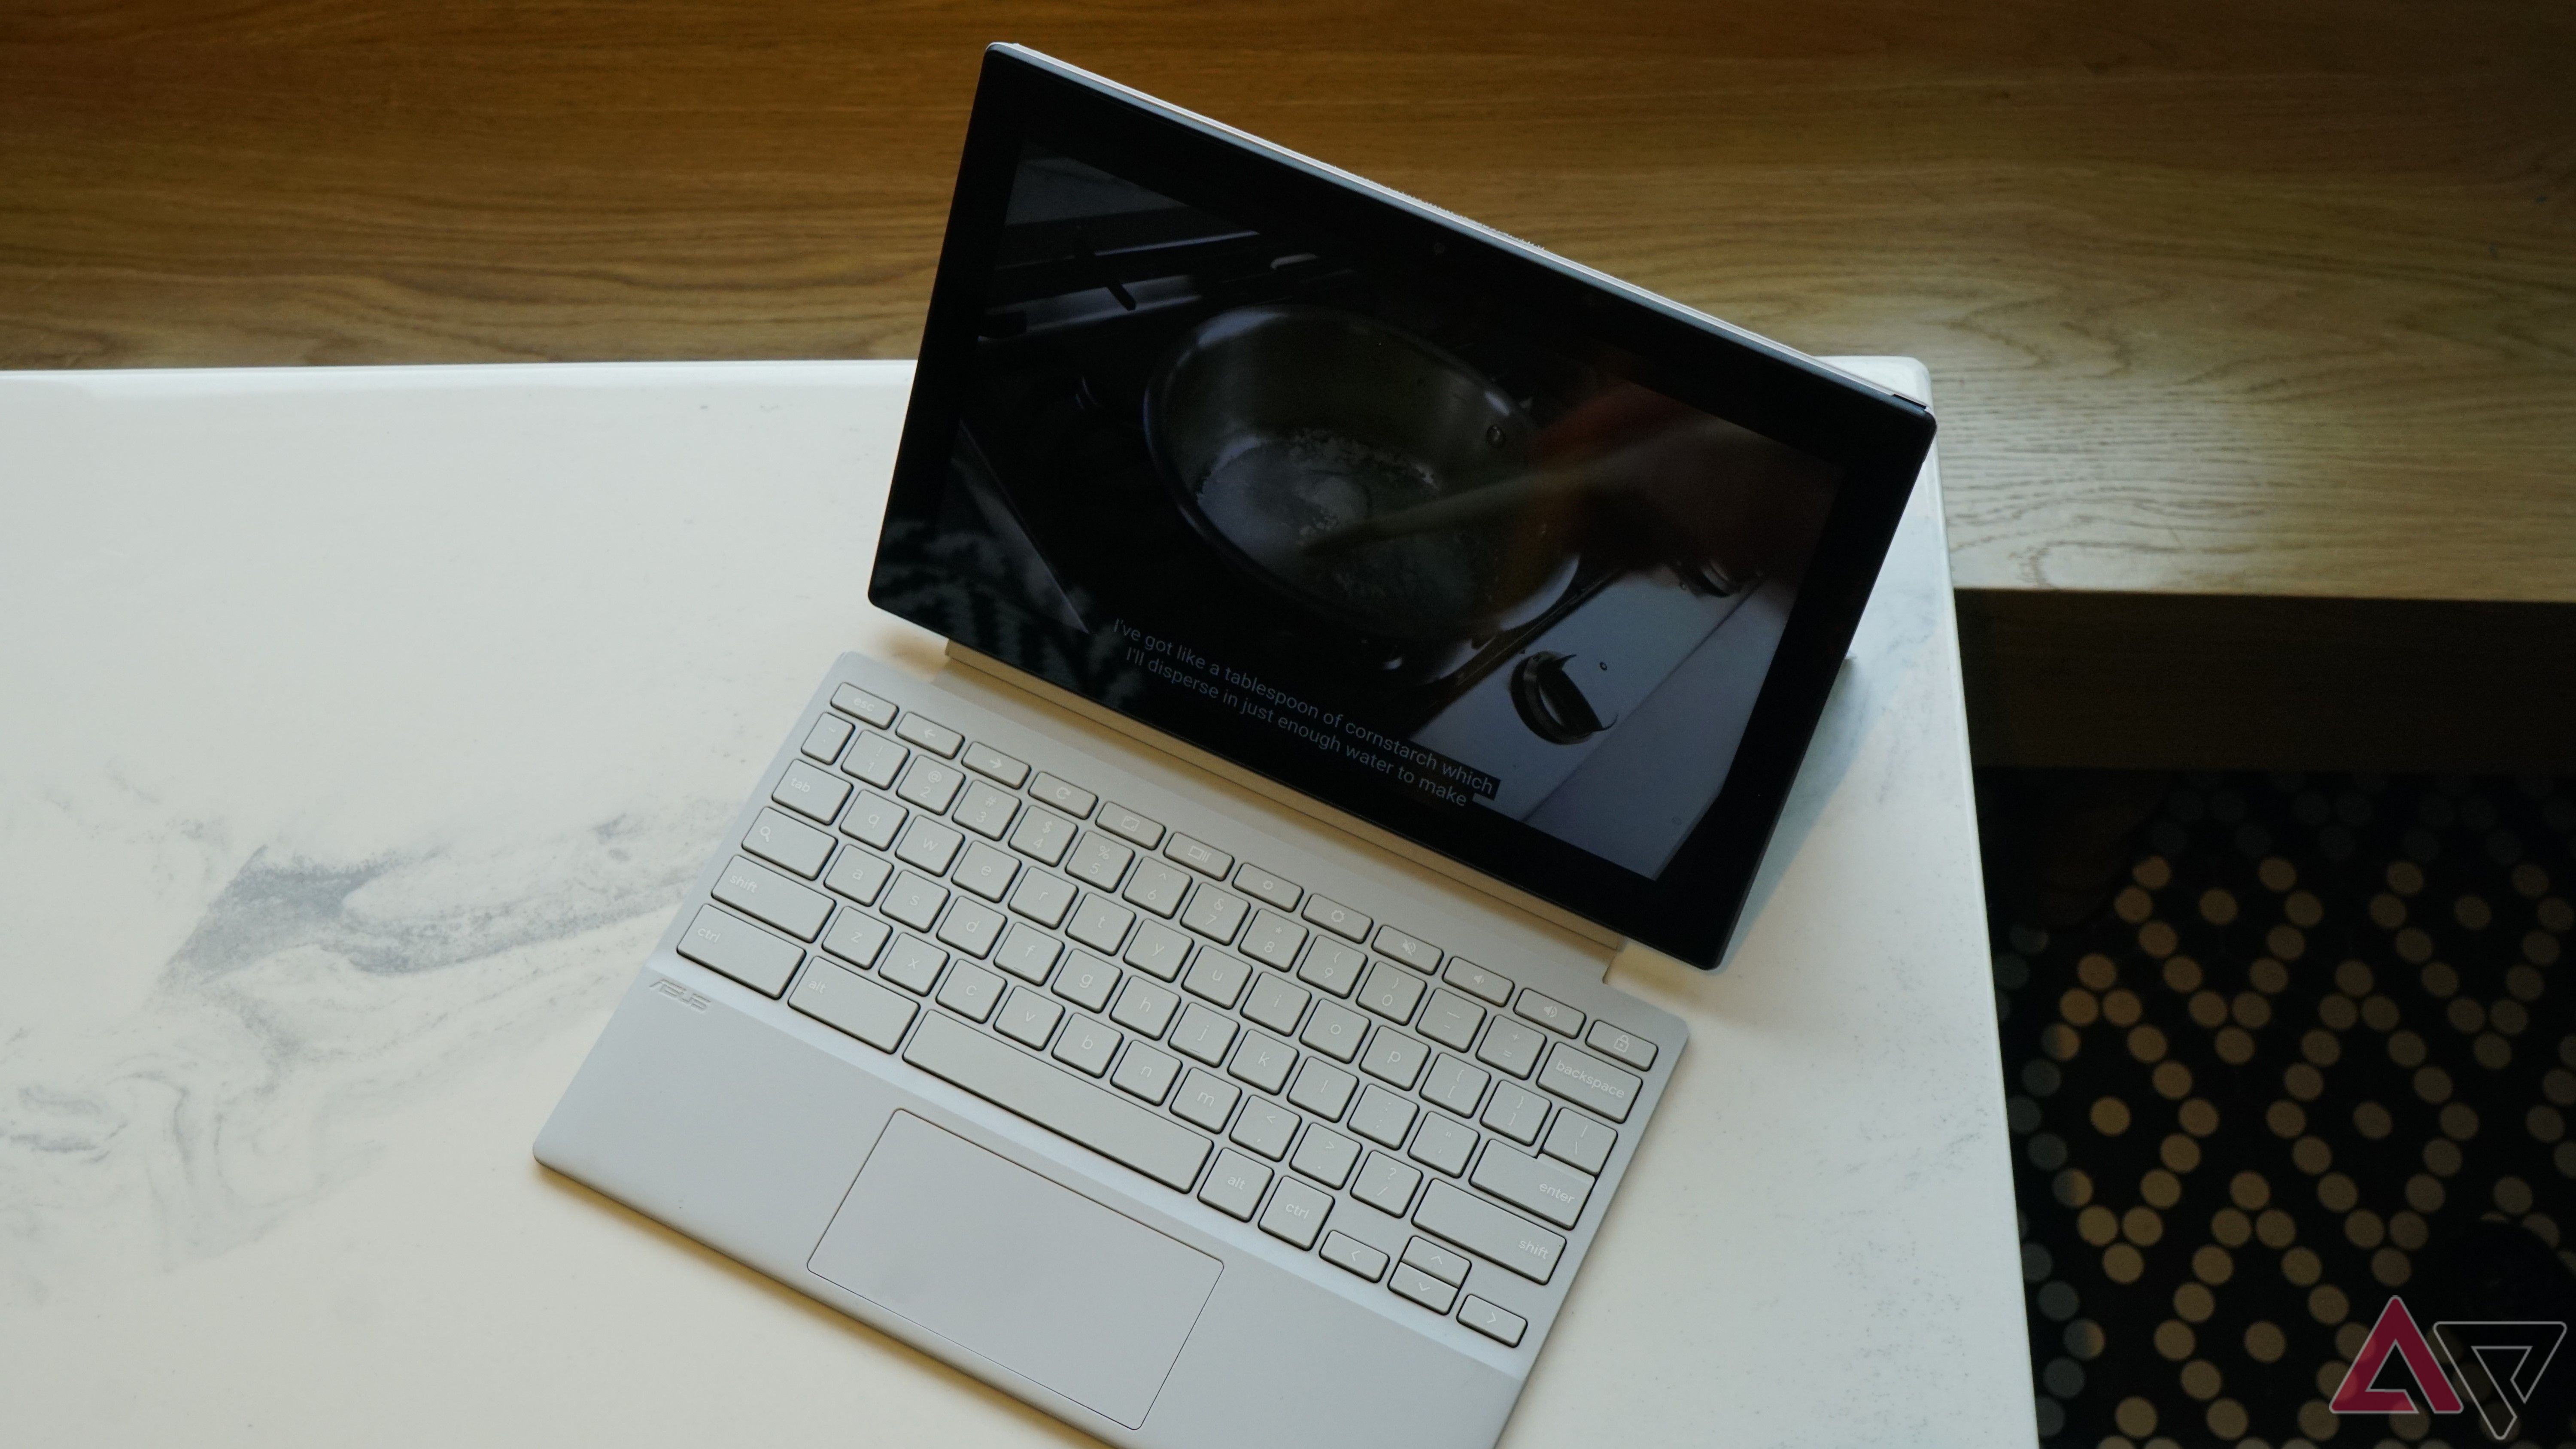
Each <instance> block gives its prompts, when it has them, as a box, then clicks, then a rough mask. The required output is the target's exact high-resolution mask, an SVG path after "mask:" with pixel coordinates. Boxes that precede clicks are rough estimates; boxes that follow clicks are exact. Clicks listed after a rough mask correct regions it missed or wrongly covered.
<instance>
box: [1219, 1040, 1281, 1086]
mask: <svg viewBox="0 0 2576 1449" xmlns="http://www.w3.org/2000/svg"><path fill="white" fill-rule="evenodd" d="M1295 1065H1297V1049H1296V1048H1295V1047H1292V1046H1290V1045H1288V1043H1286V1042H1284V1041H1281V1040H1279V1039H1278V1038H1276V1037H1268V1036H1263V1035H1262V1034H1261V1033H1259V1032H1257V1031H1247V1032H1245V1033H1244V1034H1243V1045H1241V1046H1239V1047H1236V1048H1235V1049H1234V1062H1233V1064H1232V1065H1230V1066H1228V1067H1227V1068H1226V1072H1227V1073H1228V1074H1229V1075H1231V1076H1232V1077H1234V1079H1235V1080H1237V1081H1242V1082H1250V1083H1251V1084H1252V1085H1254V1086H1256V1087H1259V1088H1260V1089H1261V1090H1263V1091H1265V1092H1276V1091H1278V1090H1279V1089H1280V1088H1281V1087H1284V1086H1286V1085H1288V1070H1289V1068H1291V1067H1294V1066H1295Z"/></svg>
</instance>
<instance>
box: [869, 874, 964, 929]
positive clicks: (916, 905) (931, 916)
mask: <svg viewBox="0 0 2576 1449" xmlns="http://www.w3.org/2000/svg"><path fill="white" fill-rule="evenodd" d="M946 904H948V888H947V887H946V886H939V885H933V884H931V883H930V882H929V881H926V880H923V879H922V878H921V877H919V876H917V875H914V874H913V873H912V872H911V871H905V872H904V873H903V874H901V875H899V876H896V877H895V878H894V884H893V885H891V886H888V887H886V893H885V899H884V901H883V902H881V903H880V904H879V905H878V906H877V909H878V910H879V911H882V912H884V913H885V914H886V915H887V916H889V917H891V918H893V919H895V920H898V921H901V922H902V923H904V924H905V925H907V926H910V927H912V928H913V929H914V930H916V931H927V930H929V929H930V923H931V922H933V921H935V920H938V919H939V908H940V907H941V906H944V905H946Z"/></svg>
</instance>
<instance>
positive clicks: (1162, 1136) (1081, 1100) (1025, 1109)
mask: <svg viewBox="0 0 2576 1449" xmlns="http://www.w3.org/2000/svg"><path fill="white" fill-rule="evenodd" d="M1018 994H1020V993H1014V995H1018ZM903 1059H904V1060H905V1061H908V1062H910V1063H912V1064H913V1065H914V1066H917V1067H919V1068H921V1069H922V1070H923V1071H926V1072H928V1073H930V1074H931V1075H932V1076H935V1077H939V1078H942V1079H943V1080H946V1081H948V1082H952V1083H954V1084H956V1085H957V1086H959V1087H962V1088H964V1089H965V1090H967V1091H969V1092H972V1093H974V1094H975V1095H976V1096H978V1097H981V1098H983V1099H984V1100H985V1101H988V1102H991V1103H992V1104H993V1105H995V1106H997V1107H1000V1108H1002V1109H1003V1110H1004V1111H1008V1112H1013V1113H1016V1114H1018V1115H1020V1116H1022V1117H1026V1118H1027V1119H1029V1120H1030V1121H1032V1122H1035V1123H1037V1124H1038V1125H1039V1126H1041V1127H1045V1128H1048V1129H1050V1130H1052V1131H1055V1132H1060V1133H1062V1134H1063V1135H1065V1136H1066V1137H1069V1138H1072V1139H1073V1140H1074V1141H1076V1142H1079V1143H1081V1144H1082V1145H1084V1146H1085V1147H1088V1148H1090V1149H1092V1150H1093V1151H1095V1152H1098V1153H1100V1154H1101V1155H1102V1156H1105V1157H1107V1158H1110V1159H1111V1160H1112V1161H1116V1162H1122V1163H1125V1164H1126V1165H1127V1166H1129V1167H1132V1168H1134V1169H1136V1170H1137V1171H1138V1172H1141V1173H1143V1174H1145V1175H1146V1176H1147V1177H1150V1178H1153V1179H1154V1180H1155V1181H1157V1182H1160V1183H1162V1184H1163V1185H1164V1186H1166V1187H1169V1188H1171V1189H1172V1190H1173V1191H1175V1192H1187V1191H1189V1190H1190V1185H1191V1184H1192V1183H1195V1182H1196V1181H1198V1176H1199V1168H1201V1167H1202V1166H1204V1165H1206V1163H1207V1159H1208V1154H1209V1153H1210V1152H1211V1151H1213V1150H1214V1148H1213V1146H1212V1144H1210V1143H1209V1141H1208V1140H1207V1139H1206V1138H1204V1137H1201V1136H1200V1135H1198V1134H1197V1133H1195V1132H1192V1131H1191V1130H1190V1129H1188V1128H1186V1127H1183V1126H1181V1125H1180V1124H1179V1123H1177V1122H1173V1121H1171V1120H1169V1119H1168V1118H1165V1117H1163V1116H1161V1115H1159V1114H1157V1113H1156V1112H1155V1111H1154V1110H1153V1109H1152V1108H1150V1107H1143V1106H1139V1105H1137V1104H1136V1103H1134V1102H1131V1101H1129V1100H1127V1099H1126V1098H1124V1097H1120V1096H1118V1095H1117V1094H1115V1093H1112V1092H1110V1091H1109V1090H1107V1089H1106V1088H1102V1087H1095V1086H1092V1085H1091V1084H1090V1083H1088V1082H1084V1081H1082V1080H1080V1079H1079V1078H1076V1077H1073V1076H1070V1075H1068V1074H1067V1073H1065V1072H1063V1071H1061V1070H1058V1069H1057V1068H1055V1067H1051V1066H1048V1065H1047V1064H1046V1063H1044V1062H1042V1061H1039V1060H1038V1059H1036V1058H1035V1057H1030V1056H1024V1055H1022V1054H1021V1053H1019V1052H1016V1051H1013V1050H1011V1049H1010V1048H1009V1047H1006V1046H1004V1045H1002V1044H1001V1043H1000V1042H997V1041H995V1040H993V1039H992V1038H991V1037H988V1036H986V1035H984V1034H983V1033H982V1032H979V1031H977V1030H975V1028H973V1027H971V1026H968V1025H966V1024H965V1023H964V1022H961V1021H954V1020H951V1019H950V1018H948V1017H944V1016H937V1015H933V1016H931V1017H930V1018H929V1019H928V1020H926V1021H924V1022H922V1024H921V1029H920V1030H919V1031H917V1032H915V1033H913V1038H912V1045H911V1047H910V1048H908V1049H907V1050H906V1051H905V1052H904V1054H903Z"/></svg>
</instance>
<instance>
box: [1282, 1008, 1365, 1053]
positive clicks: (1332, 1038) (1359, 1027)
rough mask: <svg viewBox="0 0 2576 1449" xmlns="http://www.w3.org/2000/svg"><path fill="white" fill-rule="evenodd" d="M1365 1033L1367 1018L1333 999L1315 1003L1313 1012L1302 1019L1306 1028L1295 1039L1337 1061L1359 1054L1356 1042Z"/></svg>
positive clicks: (1363, 1038) (1358, 1046) (1363, 1037)
mask: <svg viewBox="0 0 2576 1449" xmlns="http://www.w3.org/2000/svg"><path fill="white" fill-rule="evenodd" d="M1367 1036H1368V1018H1366V1017H1364V1016H1362V1015H1360V1014H1359V1013H1358V1012H1356V1011H1353V1010H1351V1009H1350V1008H1349V1007H1347V1006H1344V1005H1342V1004H1341V1003H1340V1002H1337V1001H1321V1002H1317V1003H1316V1004H1315V1014H1314V1015H1313V1016H1311V1017H1308V1018H1307V1020H1306V1029H1305V1030H1304V1031H1303V1032H1301V1033H1299V1034H1298V1037H1297V1040H1299V1041H1301V1042H1304V1043H1305V1044H1306V1045H1308V1046H1310V1047H1313V1048H1314V1049H1315V1050H1317V1051H1319V1052H1322V1053H1323V1054H1324V1055H1326V1056H1328V1057H1331V1058H1332V1059H1333V1060H1334V1061H1337V1062H1346V1061H1349V1060H1350V1059H1351V1058H1353V1057H1356V1056H1358V1055H1359V1054H1360V1043H1361V1042H1362V1041H1363V1040H1365V1039H1366V1038H1367Z"/></svg>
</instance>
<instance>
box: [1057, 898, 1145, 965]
mask: <svg viewBox="0 0 2576 1449" xmlns="http://www.w3.org/2000/svg"><path fill="white" fill-rule="evenodd" d="M1135 919H1136V913H1135V912H1134V911H1131V910H1129V909H1127V908H1126V907H1125V906H1121V905H1117V904H1114V903H1113V902H1111V901H1109V900H1108V899H1107V898H1106V897H1102V896H1084V897H1083V898H1082V904H1081V906H1080V907H1078V908H1077V909H1076V910H1075V911H1074V913H1073V924H1072V925H1070V926H1067V927H1066V928H1065V934H1066V935H1069V936H1071V937H1073V939H1075V940H1077V941H1080V942H1081V943H1082V944H1084V945H1086V946H1089V947H1090V948H1091V949H1093V950H1095V951H1098V952H1100V953H1102V954H1103V955H1108V956H1115V955H1117V954H1118V943H1119V942H1121V941H1124V940H1126V939H1127V927H1128V925H1129V923H1130V922H1133V921H1134V920H1135Z"/></svg>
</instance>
